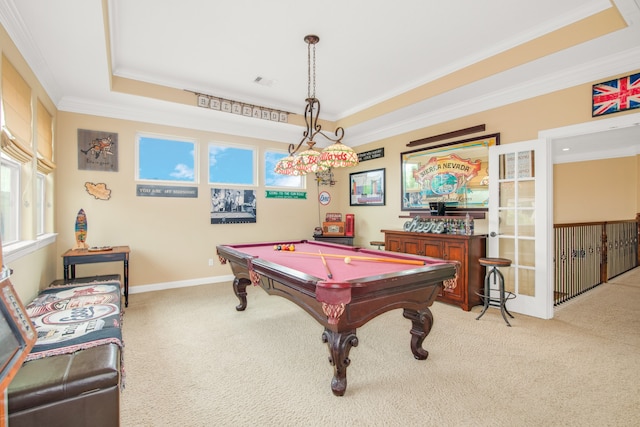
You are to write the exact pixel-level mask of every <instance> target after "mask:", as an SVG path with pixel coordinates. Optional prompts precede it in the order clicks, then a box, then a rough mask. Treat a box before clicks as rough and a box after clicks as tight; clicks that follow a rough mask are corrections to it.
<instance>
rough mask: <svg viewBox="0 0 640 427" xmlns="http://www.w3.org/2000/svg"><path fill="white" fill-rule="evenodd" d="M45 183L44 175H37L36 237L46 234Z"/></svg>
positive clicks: (35, 197)
mask: <svg viewBox="0 0 640 427" xmlns="http://www.w3.org/2000/svg"><path fill="white" fill-rule="evenodd" d="M45 194H46V192H45V181H44V175H43V174H41V173H38V174H36V194H35V196H34V199H35V201H36V236H40V235H42V234H44V228H45V227H44V221H45V206H46V198H45Z"/></svg>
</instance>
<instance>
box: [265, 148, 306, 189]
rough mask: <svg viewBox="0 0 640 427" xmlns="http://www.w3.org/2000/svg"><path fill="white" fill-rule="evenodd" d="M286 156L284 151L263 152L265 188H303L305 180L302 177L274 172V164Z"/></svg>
mask: <svg viewBox="0 0 640 427" xmlns="http://www.w3.org/2000/svg"><path fill="white" fill-rule="evenodd" d="M288 155H289V154H288V153H287V152H284V151H272V150H266V151H265V152H264V185H265V187H285V188H300V189H302V188H305V184H306V180H305V179H303V177H302V176H293V175H280V174H277V173H275V172H274V170H275V167H276V163H278V161H279V160H281V159H283V158H285V157H286V156H288Z"/></svg>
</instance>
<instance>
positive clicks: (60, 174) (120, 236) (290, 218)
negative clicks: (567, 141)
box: [0, 31, 640, 300]
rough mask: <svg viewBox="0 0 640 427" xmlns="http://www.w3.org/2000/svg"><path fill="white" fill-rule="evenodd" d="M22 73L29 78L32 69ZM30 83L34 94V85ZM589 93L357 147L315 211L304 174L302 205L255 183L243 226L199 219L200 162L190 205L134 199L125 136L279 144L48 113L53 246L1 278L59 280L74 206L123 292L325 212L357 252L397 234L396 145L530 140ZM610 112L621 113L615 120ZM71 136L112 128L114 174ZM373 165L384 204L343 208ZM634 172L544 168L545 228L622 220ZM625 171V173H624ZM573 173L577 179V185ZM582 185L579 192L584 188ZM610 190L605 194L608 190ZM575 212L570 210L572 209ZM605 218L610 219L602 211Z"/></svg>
mask: <svg viewBox="0 0 640 427" xmlns="http://www.w3.org/2000/svg"><path fill="white" fill-rule="evenodd" d="M0 37H1V38H2V39H1V41H2V49H3V53H6V54H7V55H8V57H10V59H11V60H12V62H13V63H14V65H16V68H18V69H19V71H21V72H25V73H27V74H29V73H30V71H29V70H28V67H26V64H25V63H24V60H23V59H22V58H21V57H20V55H19V52H17V50H16V49H15V46H13V43H12V42H11V40H10V39H9V38H8V37H7V35H6V33H5V32H4V31H2V32H1V33H0ZM16 62H17V64H16ZM637 72H638V70H629V72H628V73H624V74H629V73H637ZM29 76H30V78H33V75H32V74H29ZM610 77H611V78H614V77H617V76H610ZM593 83H595V82H593ZM36 86H37V87H39V83H36ZM590 91H591V83H588V84H583V85H579V86H576V87H573V88H569V89H565V90H562V91H558V92H554V93H551V94H548V95H544V96H540V97H537V98H534V99H530V100H526V101H522V102H517V103H514V104H511V105H508V106H504V107H500V108H495V109H492V110H487V111H484V112H481V113H477V114H473V115H470V116H467V117H463V118H460V119H456V120H452V121H448V122H444V123H440V124H437V125H433V126H426V127H425V128H423V129H420V130H416V131H413V132H409V133H407V134H404V135H399V136H396V137H393V138H387V139H383V140H380V141H376V142H373V143H370V144H367V145H365V146H361V147H357V151H367V150H371V149H374V148H380V147H384V149H385V157H384V158H382V159H376V160H371V161H367V162H364V163H362V164H360V165H358V166H357V167H355V168H352V169H346V170H345V169H343V170H336V171H335V172H336V176H335V178H336V180H337V184H336V185H335V186H333V187H328V186H327V187H321V190H326V191H329V192H330V194H331V196H332V201H331V203H330V204H329V205H328V206H326V207H319V204H318V202H317V194H318V187H317V186H316V183H315V181H314V179H313V177H311V176H310V177H308V178H307V185H308V188H307V193H308V196H307V199H306V200H287V199H266V198H265V188H264V187H262V186H260V187H258V188H257V189H256V192H257V196H258V201H257V210H258V222H257V223H256V224H244V225H241V224H234V225H211V224H210V223H209V222H210V221H209V209H210V207H209V196H208V194H209V186H208V185H207V183H206V173H203V172H202V171H206V161H207V158H206V155H201V156H200V164H199V165H200V170H201V183H200V184H199V186H198V189H199V197H198V198H197V199H175V198H147V197H136V190H135V189H136V182H135V137H136V133H137V132H151V133H157V134H163V135H170V136H179V137H186V138H194V139H196V140H197V141H198V143H199V147H200V152H201V153H206V149H207V143H208V142H209V141H212V140H215V141H222V142H225V141H226V142H229V143H241V144H250V145H254V146H256V147H258V148H259V156H260V158H261V157H262V154H263V152H262V150H263V149H265V148H280V149H284V148H286V145H285V144H279V143H273V142H269V141H262V140H257V139H248V138H240V137H235V136H229V135H220V134H214V133H209V132H201V131H196V130H191V129H181V128H176V127H170V126H160V125H151V124H147V123H140V122H134V121H125V120H117V119H109V118H103V117H96V116H90V115H82V114H74V113H67V112H59V113H58V114H57V122H56V132H55V161H56V163H57V165H58V168H57V170H56V171H55V172H54V174H53V175H52V176H51V177H50V178H49V179H50V181H49V182H50V183H52V184H53V187H54V193H52V195H51V196H52V197H53V201H54V203H53V209H54V212H50V215H49V224H50V225H51V224H52V223H53V229H52V230H48V231H55V232H57V233H59V236H58V240H57V242H56V244H55V245H52V246H50V247H47V248H45V249H42V250H39V251H36V252H34V253H33V254H31V255H29V256H27V257H24V258H22V259H20V260H19V261H17V262H15V263H14V265H11V266H10V267H14V268H15V270H17V271H16V275H15V276H14V279H13V280H12V281H13V282H14V284H16V287H17V288H18V291H19V293H20V294H21V297H22V298H23V299H25V300H26V299H29V297H30V296H31V295H33V294H34V292H35V290H36V289H37V287H43V286H45V285H46V284H48V283H50V281H52V280H53V279H55V278H60V277H62V262H61V259H60V255H61V254H62V253H63V252H64V251H66V250H67V249H68V248H70V247H71V246H72V245H73V243H74V224H75V217H76V214H77V212H78V210H79V209H80V208H83V209H84V210H85V211H86V213H87V217H88V235H87V241H88V243H89V244H90V245H96V246H102V245H123V244H126V245H129V246H131V250H132V253H131V261H130V262H131V271H130V282H131V286H132V287H134V288H135V287H136V286H141V285H149V284H172V283H176V284H178V285H181V284H185V283H186V284H188V283H189V281H191V280H193V281H199V282H202V281H203V280H215V278H216V277H225V276H228V275H230V269H229V267H228V266H221V265H220V264H219V263H218V260H217V257H216V255H215V246H216V245H218V244H223V243H240V242H251V241H268V240H278V239H304V238H310V236H311V234H312V232H313V228H314V227H315V226H317V225H318V224H319V222H321V221H322V218H323V217H324V215H325V214H326V213H327V212H341V213H343V214H345V213H354V214H355V215H356V244H358V245H362V246H368V242H369V241H370V240H379V239H381V238H382V234H381V233H380V230H381V229H394V228H399V227H401V226H402V224H403V223H404V222H405V221H406V219H405V218H401V216H402V215H403V213H402V212H401V211H400V185H399V176H400V153H401V152H403V151H408V147H406V144H407V143H408V142H410V141H412V140H416V139H421V138H425V137H428V136H432V135H438V134H441V133H445V132H450V131H452V130H456V129H462V128H467V127H470V126H474V125H478V124H482V123H484V124H485V125H486V128H487V130H486V132H485V133H486V134H489V133H498V132H499V133H500V134H501V143H502V144H508V143H512V142H517V141H522V140H529V139H534V138H537V136H538V132H539V131H541V130H546V129H553V128H557V127H562V126H568V125H573V124H578V123H585V122H590V121H593V120H597V119H593V118H591V116H590V104H591V99H590V93H591V92H590ZM622 114H628V113H620V114H618V115H622ZM78 129H89V130H99V131H108V132H115V133H118V141H119V149H118V150H119V159H118V162H119V171H118V172H94V171H86V170H78V167H77V149H78V147H77V130H78ZM348 138H349V129H348V128H347V129H346V138H345V140H346V141H348ZM377 168H386V177H387V183H386V205H385V206H383V207H350V206H349V198H348V192H349V190H348V183H349V174H350V173H353V172H357V171H364V170H369V169H377ZM625 169H626V170H625ZM594 170H597V171H599V172H598V175H596V174H594V173H593V171H594ZM639 170H640V156H637V157H636V158H631V159H614V160H606V161H605V160H603V161H597V162H583V163H576V164H567V165H558V166H557V167H556V168H555V169H554V173H555V174H556V178H555V182H554V185H555V190H554V191H555V192H556V197H555V199H557V200H556V207H555V210H554V212H555V213H554V216H555V220H556V222H559V221H562V222H565V221H566V222H575V221H586V220H611V219H630V218H633V217H634V216H635V212H638V211H640V188H639V187H640V186H639V184H638V175H639V174H640V173H639ZM610 171H613V174H612V173H611V172H610ZM627 171H631V172H629V174H624V172H627ZM576 176H582V177H583V178H584V180H583V181H579V182H578V183H577V184H579V185H577V186H576V178H575V177H576ZM625 177H626V178H625ZM624 179H626V181H625V180H624ZM85 182H93V183H105V184H107V186H108V188H109V189H110V190H111V191H112V193H111V199H110V200H108V201H103V200H96V199H94V198H93V197H92V196H90V195H89V194H88V193H87V192H86V191H85V189H84V183H85ZM585 182H588V184H589V185H588V186H585ZM621 182H623V183H621ZM585 187H587V188H596V187H597V188H598V190H600V193H598V192H595V191H593V192H592V191H588V190H587V189H586V188H585ZM611 187H615V193H614V192H613V190H612V189H611ZM594 194H606V195H610V196H611V197H608V200H607V201H608V203H609V206H608V207H607V208H606V209H601V208H600V207H596V206H595V205H596V204H597V203H598V202H599V201H598V200H595V199H594ZM548 197H552V195H548ZM578 205H579V206H580V207H579V208H576V206H578ZM612 212H615V213H616V214H615V215H610V214H611V213H612ZM588 215H589V216H588ZM590 215H593V216H590ZM477 230H478V232H480V233H481V232H483V231H485V230H486V224H485V223H484V222H483V221H480V222H479V223H478V224H477ZM211 258H213V259H214V260H215V262H214V266H213V267H209V266H208V260H209V259H211ZM77 268H78V271H77V274H78V275H91V274H102V273H112V272H114V271H120V265H117V266H115V265H110V264H95V265H84V266H78V267H77ZM27 271H28V272H27ZM20 289H22V291H20Z"/></svg>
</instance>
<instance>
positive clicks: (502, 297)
mask: <svg viewBox="0 0 640 427" xmlns="http://www.w3.org/2000/svg"><path fill="white" fill-rule="evenodd" d="M478 262H479V263H480V265H482V266H484V267H486V269H487V273H486V274H485V276H484V293H483V294H481V293H479V292H476V293H477V294H478V295H479V296H480V298H482V300H483V302H484V307H483V308H482V312H481V313H480V315H479V316H478V317H476V320H478V319H480V318H481V317H482V316H483V315H484V313H486V311H487V309H488V308H489V306H492V307H500V312H501V313H502V318H503V319H504V321H505V322H507V326H511V323H509V321H508V320H507V316H505V313H506V314H508V315H509V317H511V318H512V319H513V318H514V317H513V316H512V315H511V313H509V310H507V307H506V303H507V301H508V300H510V299H513V298H515V297H516V296H515V294H513V293H512V292H505V290H504V276H503V275H502V273H501V272H500V270H498V267H509V266H510V265H511V260H510V259H506V258H480V259H479V260H478ZM491 276H493V284H494V285H495V284H496V282H497V284H498V289H495V288H491ZM491 291H498V293H499V296H497V297H492V296H491Z"/></svg>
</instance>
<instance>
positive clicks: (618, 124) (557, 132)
mask: <svg viewBox="0 0 640 427" xmlns="http://www.w3.org/2000/svg"><path fill="white" fill-rule="evenodd" d="M639 125H640V113H637V114H626V115H623V116H620V117H612V118H605V119H599V120H593V121H591V122H585V123H579V124H576V125H570V126H563V127H559V128H553V129H547V130H542V131H540V132H538V138H539V139H541V140H543V141H544V143H545V144H547V148H548V150H549V154H550V155H549V156H548V157H547V159H548V162H549V163H548V164H547V167H549V168H553V163H554V162H553V158H552V155H551V152H552V150H553V144H554V140H556V139H558V138H567V137H571V136H579V135H588V134H591V133H597V132H606V131H608V130H612V129H620V128H625V127H630V126H639ZM548 194H549V195H550V197H549V198H548V202H547V208H548V212H549V219H550V221H549V223H550V225H549V230H548V236H549V239H548V243H547V246H548V248H547V253H548V254H549V255H550V256H549V257H548V265H547V269H548V277H549V279H548V280H549V284H550V286H551V288H552V290H551V292H549V298H551V301H550V302H549V306H550V307H553V288H554V287H555V277H554V269H553V256H552V255H551V254H553V253H555V247H554V245H555V243H554V238H553V224H554V221H553V187H551V188H550V189H549V193H548ZM551 317H553V309H552V310H551V313H550V317H549V318H551Z"/></svg>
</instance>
